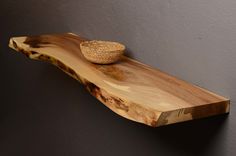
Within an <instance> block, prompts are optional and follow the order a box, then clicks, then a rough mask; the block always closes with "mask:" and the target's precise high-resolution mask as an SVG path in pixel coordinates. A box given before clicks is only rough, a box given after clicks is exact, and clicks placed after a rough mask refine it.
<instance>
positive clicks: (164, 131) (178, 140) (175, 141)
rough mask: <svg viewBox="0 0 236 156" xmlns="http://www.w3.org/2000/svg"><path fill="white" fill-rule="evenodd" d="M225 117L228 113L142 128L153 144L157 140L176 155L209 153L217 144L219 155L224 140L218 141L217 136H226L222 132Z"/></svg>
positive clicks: (225, 123)
mask: <svg viewBox="0 0 236 156" xmlns="http://www.w3.org/2000/svg"><path fill="white" fill-rule="evenodd" d="M227 119H228V115H221V116H215V117H211V118H207V119H200V120H195V121H191V122H185V123H180V124H174V125H169V126H166V127H160V128H157V129H153V130H150V129H149V130H144V132H143V133H145V134H147V137H150V138H149V139H150V140H152V141H153V144H155V141H157V140H158V142H160V143H161V144H162V146H163V147H166V148H168V149H169V150H172V151H173V152H174V153H176V154H177V153H178V155H181V154H183V155H201V156H202V155H207V154H210V155H211V154H213V153H214V152H216V151H217V147H218V146H219V147H221V151H218V152H217V153H218V154H219V155H221V154H220V152H222V155H224V151H223V149H222V145H224V144H225V141H223V142H219V137H226V136H225V134H224V133H225V130H226V128H227V124H228V121H227ZM221 141H222V140H221ZM153 148H154V147H153ZM218 154H217V155H218ZM213 155H214V154H213Z"/></svg>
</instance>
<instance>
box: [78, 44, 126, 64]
mask: <svg viewBox="0 0 236 156" xmlns="http://www.w3.org/2000/svg"><path fill="white" fill-rule="evenodd" d="M80 49H81V52H82V54H83V55H84V57H85V58H86V59H87V60H88V61H90V62H93V63H98V64H110V63H114V62H116V61H118V60H119V59H120V58H121V56H122V54H123V53H124V50H125V46H124V45H122V44H120V43H117V42H110V41H97V40H92V41H85V42H82V43H80Z"/></svg>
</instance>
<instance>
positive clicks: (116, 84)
mask: <svg viewBox="0 0 236 156" xmlns="http://www.w3.org/2000/svg"><path fill="white" fill-rule="evenodd" d="M84 40H86V39H84V38H82V37H79V36H77V35H75V34H72V33H67V34H54V35H40V36H30V37H13V38H11V39H10V43H9V46H10V47H11V48H13V49H15V50H17V51H19V52H21V53H23V54H25V55H26V56H27V57H29V58H31V59H36V60H43V61H48V62H50V63H52V64H54V65H56V66H57V67H59V68H60V69H61V70H63V71H64V72H66V73H67V74H68V75H70V76H72V77H73V78H75V79H77V80H79V81H80V82H81V83H82V84H84V85H85V87H86V89H87V90H88V91H89V92H90V93H91V94H92V95H93V96H95V97H96V98H97V99H98V100H99V101H101V102H102V103H103V104H105V105H106V106H107V107H109V108H110V109H111V110H112V111H114V112H115V113H117V114H119V115H121V116H123V117H125V118H127V119H130V120H133V121H136V122H140V123H144V124H146V125H149V126H153V127H157V126H162V125H168V124H172V123H177V122H182V121H187V120H193V119H197V118H203V117H208V116H213V115H218V114H223V113H228V112H229V103H230V102H229V100H228V99H227V98H224V97H222V96H219V95H216V94H214V93H212V92H210V91H207V90H205V89H202V88H200V87H197V86H195V85H192V84H190V83H187V82H185V81H183V80H180V79H177V78H175V77H173V76H170V75H168V74H166V73H164V72H162V71H160V70H158V69H154V68H152V67H150V66H148V65H145V64H143V63H140V62H138V61H136V60H133V59H130V58H128V57H126V56H124V57H122V59H121V60H120V61H119V62H118V63H116V64H111V65H98V64H92V63H90V62H88V61H86V60H85V58H84V57H83V56H82V54H81V52H80V48H79V44H80V42H81V41H84Z"/></svg>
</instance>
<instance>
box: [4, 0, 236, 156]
mask: <svg viewBox="0 0 236 156" xmlns="http://www.w3.org/2000/svg"><path fill="white" fill-rule="evenodd" d="M0 19H1V23H0V90H1V94H0V99H1V100H0V106H1V108H0V155H1V156H14V155H16V156H19V155H22V156H33V155H36V156H37V155H38V156H42V155H43V156H46V155H50V156H54V155H55V156H61V155H63V156H64V155H65V156H70V155H85V156H90V155H91V156H94V155H101V156H111V155H112V156H115V155H117V156H119V155H135V156H139V155H140V156H144V155H145V156H146V155H147V156H149V155H165V156H166V155H180V156H183V155H188V156H189V155H214V156H222V155H224V156H225V155H227V156H233V155H236V150H235V145H236V116H235V110H236V108H235V102H236V1H235V0H224V1H222V0H145V1H144V0H112V1H111V0H99V1H98V0H21V1H17V0H3V1H1V2H0ZM61 32H74V33H77V34H80V35H83V36H85V37H88V38H91V39H104V40H115V41H119V42H122V43H124V44H125V45H126V46H127V47H128V51H127V54H128V55H130V56H131V57H133V58H136V59H138V60H140V61H141V62H144V63H146V64H149V65H152V66H154V67H157V68H159V69H161V70H164V71H165V72H168V73H170V74H172V75H175V76H177V77H179V78H181V79H184V80H186V81H188V82H191V83H193V84H196V85H199V86H201V87H204V88H207V89H209V90H211V91H214V92H216V93H218V94H220V95H223V96H225V97H228V98H230V99H231V113H230V115H229V116H227V115H223V116H218V117H212V118H208V119H201V120H196V121H192V122H186V123H180V124H175V125H170V126H165V127H160V128H150V127H147V126H145V125H142V124H138V123H135V122H131V121H129V120H126V119H124V118H122V117H120V116H118V115H116V114H115V113H113V112H112V111H110V110H109V109H108V108H106V107H105V106H104V105H103V104H101V103H100V102H98V101H97V100H96V99H95V98H93V97H92V96H91V95H89V94H88V93H87V91H86V90H85V89H84V88H83V86H82V85H80V84H79V83H78V82H77V81H76V80H73V79H72V78H70V77H69V76H67V75H65V74H64V73H63V72H61V71H60V70H59V69H57V68H56V67H54V66H52V65H50V64H47V63H44V62H39V61H33V60H29V59H28V58H26V57H24V56H23V55H22V54H19V53H16V52H14V51H13V50H11V49H9V48H8V46H7V45H8V40H9V38H10V37H11V36H22V35H37V34H46V33H61Z"/></svg>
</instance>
